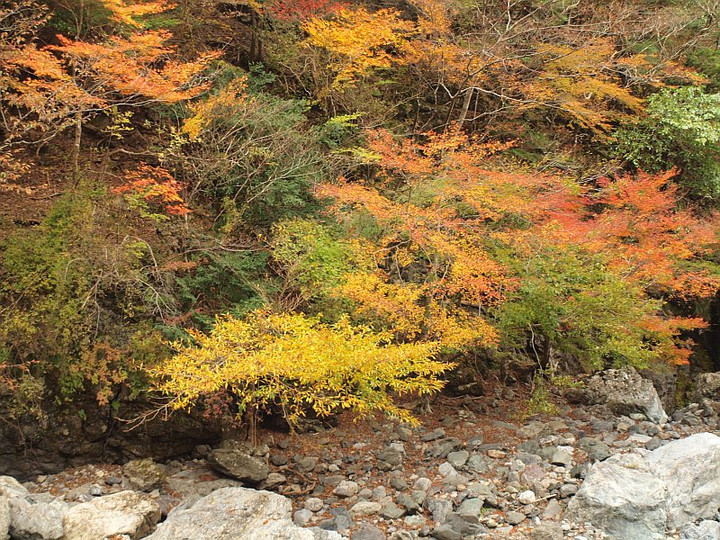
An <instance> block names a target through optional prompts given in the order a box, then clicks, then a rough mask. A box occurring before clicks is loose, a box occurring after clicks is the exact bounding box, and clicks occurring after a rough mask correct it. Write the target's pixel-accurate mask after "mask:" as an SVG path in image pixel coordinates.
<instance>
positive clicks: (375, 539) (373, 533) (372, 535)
mask: <svg viewBox="0 0 720 540" xmlns="http://www.w3.org/2000/svg"><path fill="white" fill-rule="evenodd" d="M386 538H387V536H385V533H384V532H382V531H381V530H380V529H378V528H377V527H376V526H375V525H372V524H371V523H363V525H362V526H361V527H360V528H359V529H358V530H357V531H355V532H353V533H352V535H351V536H350V540H385V539H386Z"/></svg>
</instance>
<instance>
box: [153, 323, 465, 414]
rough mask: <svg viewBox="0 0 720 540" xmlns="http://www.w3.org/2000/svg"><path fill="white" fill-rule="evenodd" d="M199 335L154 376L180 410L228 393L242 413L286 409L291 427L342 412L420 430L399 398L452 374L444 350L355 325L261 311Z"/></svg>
mask: <svg viewBox="0 0 720 540" xmlns="http://www.w3.org/2000/svg"><path fill="white" fill-rule="evenodd" d="M191 335H192V337H193V340H194V343H193V344H192V345H184V344H182V343H175V344H173V345H174V347H175V349H176V350H177V354H175V356H173V357H172V358H171V359H170V360H169V361H167V362H166V363H164V364H162V365H161V366H160V367H158V368H156V369H155V370H153V372H152V374H153V375H154V376H155V377H157V381H158V382H157V386H158V388H159V389H160V390H161V391H162V392H164V393H165V394H167V395H169V396H172V398H173V399H174V401H173V406H174V407H175V408H187V407H190V406H192V405H193V404H195V403H196V402H197V401H198V400H200V399H201V398H202V397H203V396H206V395H210V394H212V393H215V392H218V391H221V390H225V391H229V392H231V393H232V394H233V395H234V396H235V397H236V398H237V399H238V400H239V403H240V409H241V410H240V412H243V411H245V410H252V411H257V410H261V409H263V408H266V407H268V406H270V405H279V406H280V407H281V408H282V410H283V412H284V414H285V415H286V417H287V419H288V420H289V421H290V422H291V423H293V422H294V421H297V420H298V419H299V418H300V417H302V416H303V415H304V414H305V413H306V411H307V410H312V411H313V412H314V413H315V414H317V415H321V416H325V415H328V414H331V413H332V412H335V411H338V410H342V409H346V410H351V411H354V412H355V413H358V414H359V415H365V414H369V413H372V412H376V411H380V412H384V413H387V414H389V415H391V416H394V417H397V418H399V419H401V420H403V421H410V422H412V421H413V418H412V417H411V416H410V414H409V413H408V412H407V411H406V410H404V409H402V408H400V407H398V406H397V405H395V404H394V403H393V401H392V396H391V393H395V394H398V395H403V394H409V393H420V394H425V393H431V392H436V391H438V390H439V389H440V388H442V386H443V382H442V381H441V380H440V379H439V376H440V375H441V374H442V373H444V372H445V371H446V370H448V369H449V368H450V367H451V365H450V364H447V363H443V362H439V361H437V360H435V358H434V355H435V353H436V352H437V349H438V345H437V344H434V343H427V342H420V343H413V344H399V345H398V344H392V343H391V342H390V336H389V335H387V334H383V333H375V332H372V331H371V330H369V329H368V328H366V327H358V326H353V325H351V324H350V323H349V322H348V320H347V319H341V320H340V321H339V322H338V323H336V324H334V325H327V324H323V323H321V322H320V321H319V320H318V319H314V318H308V317H306V316H304V315H301V314H291V313H283V314H273V313H268V312H266V311H256V312H253V313H252V314H251V315H249V316H248V317H247V318H246V319H244V320H239V319H235V318H233V317H229V316H228V317H224V318H219V319H218V320H217V321H216V325H215V327H214V328H213V330H212V331H211V332H210V333H208V334H206V333H202V332H197V331H195V332H191Z"/></svg>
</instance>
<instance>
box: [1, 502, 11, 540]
mask: <svg viewBox="0 0 720 540" xmlns="http://www.w3.org/2000/svg"><path fill="white" fill-rule="evenodd" d="M9 532H10V504H9V503H8V499H7V497H4V496H2V495H0V540H7V539H8V538H10V534H9Z"/></svg>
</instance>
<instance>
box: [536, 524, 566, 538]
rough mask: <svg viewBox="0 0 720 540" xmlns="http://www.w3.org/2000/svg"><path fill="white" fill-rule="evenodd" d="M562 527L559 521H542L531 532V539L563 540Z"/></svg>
mask: <svg viewBox="0 0 720 540" xmlns="http://www.w3.org/2000/svg"><path fill="white" fill-rule="evenodd" d="M563 538H565V535H564V534H563V530H562V527H561V526H560V525H558V524H557V523H541V524H540V525H538V526H537V527H535V528H534V529H533V530H532V531H531V532H530V540H562V539H563Z"/></svg>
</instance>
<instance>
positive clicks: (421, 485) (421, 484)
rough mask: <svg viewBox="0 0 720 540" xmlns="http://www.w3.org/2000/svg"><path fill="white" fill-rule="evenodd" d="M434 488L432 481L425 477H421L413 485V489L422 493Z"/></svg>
mask: <svg viewBox="0 0 720 540" xmlns="http://www.w3.org/2000/svg"><path fill="white" fill-rule="evenodd" d="M431 487H432V480H430V479H429V478H425V477H424V476H421V477H420V478H418V479H417V480H415V483H414V484H413V489H417V490H420V491H427V490H429V489H430V488H431Z"/></svg>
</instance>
